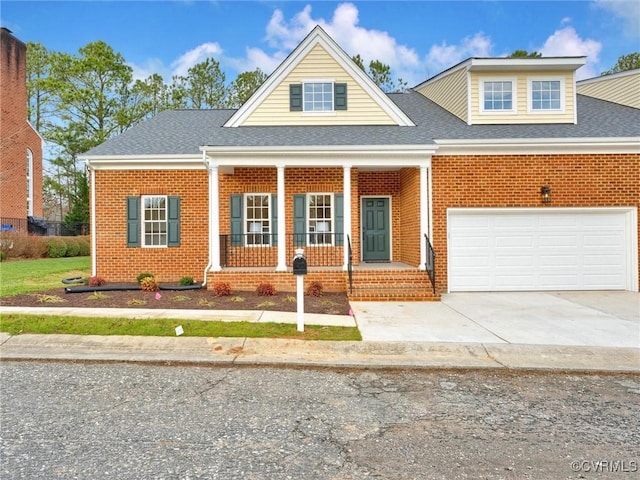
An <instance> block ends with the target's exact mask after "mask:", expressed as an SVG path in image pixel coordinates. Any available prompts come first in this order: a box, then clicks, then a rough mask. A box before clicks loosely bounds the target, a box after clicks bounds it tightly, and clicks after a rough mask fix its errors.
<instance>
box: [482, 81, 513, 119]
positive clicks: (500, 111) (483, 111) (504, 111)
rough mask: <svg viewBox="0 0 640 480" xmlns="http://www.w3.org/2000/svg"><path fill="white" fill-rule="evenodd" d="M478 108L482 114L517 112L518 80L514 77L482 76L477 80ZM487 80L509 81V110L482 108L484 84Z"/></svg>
mask: <svg viewBox="0 0 640 480" xmlns="http://www.w3.org/2000/svg"><path fill="white" fill-rule="evenodd" d="M478 81H479V83H480V84H479V86H478V90H479V97H478V103H479V105H478V106H479V109H480V113H481V114H483V115H515V114H517V113H518V80H517V78H515V77H483V78H480V79H479V80H478ZM488 82H511V108H510V109H509V110H486V109H485V108H484V84H485V83H488Z"/></svg>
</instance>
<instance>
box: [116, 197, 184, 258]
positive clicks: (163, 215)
mask: <svg viewBox="0 0 640 480" xmlns="http://www.w3.org/2000/svg"><path fill="white" fill-rule="evenodd" d="M127 246H129V247H140V246H142V247H149V248H159V247H179V246H180V197H176V196H171V195H142V196H131V197H127Z"/></svg>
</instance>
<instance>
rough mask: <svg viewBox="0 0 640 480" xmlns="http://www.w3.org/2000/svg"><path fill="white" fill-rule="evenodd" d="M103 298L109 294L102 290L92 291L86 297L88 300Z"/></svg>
mask: <svg viewBox="0 0 640 480" xmlns="http://www.w3.org/2000/svg"><path fill="white" fill-rule="evenodd" d="M104 298H109V296H108V295H106V294H104V293H102V292H93V293H92V294H91V295H89V296H88V297H87V299H88V300H102V299H104Z"/></svg>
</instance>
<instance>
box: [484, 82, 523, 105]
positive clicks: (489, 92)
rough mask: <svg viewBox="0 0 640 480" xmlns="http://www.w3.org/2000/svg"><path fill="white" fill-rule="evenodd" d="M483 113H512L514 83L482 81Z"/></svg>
mask: <svg viewBox="0 0 640 480" xmlns="http://www.w3.org/2000/svg"><path fill="white" fill-rule="evenodd" d="M481 85H482V88H481V97H482V98H481V101H482V111H483V112H514V111H515V108H514V99H515V81H513V80H484V81H482V83H481Z"/></svg>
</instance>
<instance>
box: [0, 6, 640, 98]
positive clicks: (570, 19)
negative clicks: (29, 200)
mask: <svg viewBox="0 0 640 480" xmlns="http://www.w3.org/2000/svg"><path fill="white" fill-rule="evenodd" d="M0 23H1V24H2V26H4V27H7V28H9V29H10V30H12V31H13V33H14V35H16V36H17V37H18V38H20V39H21V40H23V41H25V42H28V41H33V42H40V43H42V44H43V45H44V46H45V47H46V48H47V49H49V50H54V51H64V52H69V53H77V52H78V49H79V48H81V47H82V46H84V45H86V44H87V43H89V42H93V41H97V40H102V41H104V42H106V43H107V44H109V45H110V46H111V47H113V49H114V50H115V51H116V52H119V53H121V54H122V55H123V56H124V58H125V59H126V61H127V63H129V64H130V65H131V66H132V67H133V69H134V75H135V76H136V78H145V77H146V76H148V75H149V74H151V73H160V74H161V75H162V76H163V77H164V78H165V79H166V80H167V81H168V80H170V79H171V77H172V75H175V74H185V73H186V71H187V69H188V68H189V67H190V66H192V65H194V64H195V63H198V62H200V61H202V60H204V59H205V58H207V57H208V56H211V57H213V58H215V59H216V60H217V61H218V62H220V64H221V67H222V68H223V70H224V71H225V72H226V74H227V80H229V81H230V80H233V79H234V78H235V77H236V75H237V74H238V73H240V72H243V71H247V70H253V69H255V68H256V67H259V68H261V69H262V70H263V71H265V72H266V73H270V72H271V71H272V70H273V69H274V68H275V67H276V66H277V65H278V64H279V63H280V62H281V61H282V60H283V59H284V58H285V57H286V56H287V55H288V54H289V53H290V51H291V50H292V49H293V48H294V47H295V46H296V45H297V44H298V43H299V42H300V41H301V40H302V39H303V38H304V37H305V35H306V34H307V33H308V32H309V31H310V30H311V29H312V28H313V27H314V26H315V25H317V24H319V25H321V26H322V27H323V28H324V29H325V30H326V31H327V32H328V33H329V34H330V35H331V36H332V37H333V38H334V39H335V40H336V41H337V42H338V43H339V44H340V45H341V46H342V48H343V49H344V50H346V51H347V53H348V54H350V55H355V54H360V55H361V56H362V57H363V58H365V60H366V61H368V60H371V59H378V60H381V61H382V62H384V63H386V64H388V65H390V66H391V67H392V71H393V73H394V75H395V76H396V77H401V78H402V79H404V80H405V81H407V82H408V84H409V86H413V85H415V84H417V83H419V82H421V81H422V80H425V79H426V78H428V77H430V76H432V75H435V74H437V73H438V72H440V71H442V70H444V69H446V68H448V67H450V66H452V65H455V64H456V63H458V62H460V61H462V60H464V59H466V58H468V57H471V56H479V57H487V56H504V55H507V54H509V53H511V52H512V51H514V50H518V49H520V50H537V51H539V52H541V53H543V54H544V55H545V56H562V55H572V56H573V55H585V56H587V57H588V60H587V65H585V66H584V67H582V68H581V69H580V70H578V77H579V78H589V77H592V76H596V75H599V74H600V73H601V72H602V71H604V70H607V69H609V68H611V67H612V66H613V65H614V64H615V62H616V60H617V58H618V57H619V56H620V55H624V54H627V53H631V52H637V51H640V2H638V1H637V0H633V1H627V2H624V1H623V2H619V1H610V0H591V1H588V0H573V1H515V0H512V1H480V0H476V1H462V2H459V1H365V2H361V1H352V2H333V1H267V0H265V1H222V0H217V1H206V0H186V1H159V0H155V1H154V0H148V1H124V0H120V1H42V0H41V1H28V0H19V1H16V0H2V4H1V7H0Z"/></svg>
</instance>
